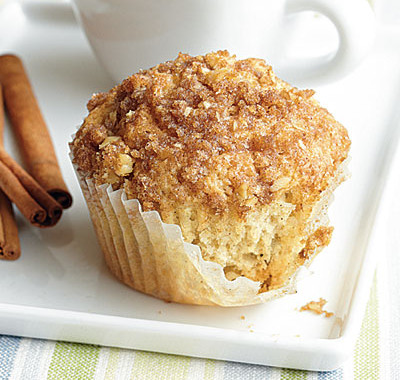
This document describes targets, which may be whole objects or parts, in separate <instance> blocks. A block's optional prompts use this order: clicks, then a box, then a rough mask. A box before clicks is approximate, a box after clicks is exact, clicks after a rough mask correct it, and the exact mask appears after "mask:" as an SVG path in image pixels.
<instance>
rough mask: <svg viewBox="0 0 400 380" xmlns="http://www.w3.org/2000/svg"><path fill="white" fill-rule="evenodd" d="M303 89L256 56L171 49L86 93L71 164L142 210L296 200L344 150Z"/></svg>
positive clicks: (311, 195) (343, 138)
mask: <svg viewBox="0 0 400 380" xmlns="http://www.w3.org/2000/svg"><path fill="white" fill-rule="evenodd" d="M313 95H314V92H313V91H311V90H299V89H297V88H295V87H292V86H290V85H289V84H287V83H286V82H284V81H282V80H281V79H279V78H277V77H276V76H275V75H274V73H273V71H272V69H271V67H270V66H269V65H267V64H266V63H265V61H264V60H261V59H254V58H250V59H245V60H237V59H236V58H235V56H231V55H229V53H228V52H227V51H219V52H216V53H210V54H207V55H205V56H197V57H191V56H189V55H186V54H180V55H179V56H178V57H177V58H176V59H175V60H174V61H169V62H166V63H162V64H160V65H157V66H156V67H154V68H151V69H149V70H144V71H141V72H139V73H137V74H134V75H132V76H131V77H129V78H128V79H126V80H124V81H123V82H122V83H121V84H120V85H118V86H116V87H114V88H113V89H112V90H110V91H109V92H107V93H100V94H96V95H94V96H93V97H92V99H91V100H90V101H89V103H88V110H89V115H88V116H87V117H86V119H85V120H84V122H83V124H82V126H81V127H80V129H79V130H78V132H77V133H76V136H75V138H74V140H73V142H72V143H71V150H72V153H73V155H74V163H75V164H76V165H77V166H78V169H79V170H80V171H81V172H82V173H83V174H84V175H86V176H89V177H91V178H93V179H94V180H95V181H96V183H97V184H102V183H109V184H112V185H113V188H114V189H118V188H124V189H125V191H126V193H127V195H128V197H129V198H136V199H138V200H139V201H140V203H141V204H142V207H143V209H144V210H157V211H159V212H161V213H163V212H165V211H168V210H171V209H173V207H174V205H176V204H177V203H179V202H180V203H186V202H191V203H194V204H199V205H201V206H202V207H206V208H208V209H210V211H211V212H213V213H214V214H219V213H223V212H225V211H227V210H228V209H229V210H236V211H237V215H239V216H244V215H246V214H247V213H248V212H249V211H250V210H251V209H252V208H254V207H257V205H259V204H262V205H263V204H268V203H270V202H272V201H273V200H274V199H276V198H277V197H279V196H282V194H284V195H285V199H286V200H288V201H289V202H292V203H295V204H296V205H298V206H299V207H301V205H302V204H304V203H306V204H307V203H312V202H314V201H315V199H316V198H317V197H318V196H319V195H320V193H321V192H322V191H323V190H325V189H326V188H327V187H328V185H329V180H330V178H333V177H334V175H335V172H336V170H337V168H338V166H339V164H340V163H341V162H342V161H343V160H344V159H345V158H346V156H347V154H348V150H349V148H350V140H349V138H348V134H347V131H346V129H345V128H344V127H343V126H342V125H341V124H340V123H338V122H337V121H335V119H334V118H333V117H332V115H331V114H330V113H329V112H328V111H327V110H326V109H324V108H322V107H321V106H320V105H319V103H318V102H317V101H316V100H315V99H314V98H313Z"/></svg>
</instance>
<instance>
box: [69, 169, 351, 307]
mask: <svg viewBox="0 0 400 380" xmlns="http://www.w3.org/2000/svg"><path fill="white" fill-rule="evenodd" d="M75 171H76V173H77V177H78V179H79V183H80V186H81V188H82V192H83V195H84V197H85V199H86V202H87V205H88V208H89V212H90V216H91V219H92V222H93V225H94V228H95V231H96V234H97V237H98V240H99V242H100V246H101V249H102V252H103V254H104V257H105V261H106V264H107V266H108V267H109V269H110V270H111V272H112V273H113V274H114V275H115V276H116V277H117V278H118V279H119V280H120V281H121V282H123V283H124V284H126V285H128V286H130V287H131V288H133V289H135V290H138V291H140V292H143V293H146V294H149V295H152V296H154V297H157V298H160V299H163V300H166V301H173V302H178V303H188V304H197V305H220V306H245V305H252V304H258V303H264V302H267V301H269V300H272V299H275V298H278V297H281V296H283V295H285V294H290V293H295V284H296V282H297V278H298V275H299V273H300V271H301V268H303V267H305V266H307V265H309V263H310V262H311V260H312V259H313V257H314V256H315V255H316V254H317V252H315V254H314V255H313V257H311V258H310V259H309V260H308V261H307V262H306V263H305V264H304V265H303V266H301V267H299V268H298V270H297V271H296V272H295V273H294V274H293V275H292V276H291V278H290V279H289V281H288V282H287V284H286V285H285V286H283V287H281V288H279V289H274V290H270V291H267V292H263V293H260V288H261V283H260V282H256V281H253V280H250V279H248V278H246V277H238V278H236V279H235V280H233V281H230V280H228V279H227V278H226V276H225V273H224V269H223V267H222V266H221V265H220V264H218V263H215V262H212V261H206V260H204V259H203V257H202V255H201V249H200V247H199V246H197V245H194V244H190V243H187V242H185V241H184V239H183V236H182V231H181V229H180V227H179V226H178V225H175V224H166V223H164V222H162V220H161V217H160V214H159V213H158V212H157V211H142V207H141V205H140V203H139V201H138V200H137V199H128V198H127V196H126V193H125V192H124V190H121V189H120V190H116V191H113V189H112V187H111V185H95V184H94V182H93V180H92V179H90V178H87V177H85V176H83V175H82V174H81V173H80V172H79V170H77V168H76V167H75ZM343 176H347V174H346V173H344V174H343ZM343 176H342V177H340V182H341V180H343ZM337 180H338V178H337ZM338 182H339V181H338ZM335 187H336V186H333V188H335ZM332 191H333V189H331V191H330V192H329V193H330V194H329V195H330V197H329V198H332V197H331V193H332ZM326 206H327V205H326V203H325V207H324V208H326ZM317 209H318V208H317ZM315 211H316V210H315ZM318 211H320V210H318ZM317 214H318V212H317ZM323 214H325V215H326V213H325V212H323ZM320 217H321V215H320ZM320 222H321V221H320ZM327 223H328V219H327V217H326V218H325V220H324V223H323V224H327ZM321 248H322V247H321Z"/></svg>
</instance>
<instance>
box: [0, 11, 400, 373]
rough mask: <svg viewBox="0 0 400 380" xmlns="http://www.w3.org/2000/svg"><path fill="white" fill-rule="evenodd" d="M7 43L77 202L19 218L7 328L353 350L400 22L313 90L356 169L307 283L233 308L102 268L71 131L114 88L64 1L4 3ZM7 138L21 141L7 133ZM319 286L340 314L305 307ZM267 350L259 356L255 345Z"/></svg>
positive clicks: (212, 349) (1, 22)
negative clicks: (45, 226) (55, 217)
mask: <svg viewBox="0 0 400 380" xmlns="http://www.w3.org/2000/svg"><path fill="white" fill-rule="evenodd" d="M5 52H14V53H18V54H19V55H21V56H22V58H23V59H24V61H25V63H26V66H27V69H28V72H29V74H30V77H31V80H32V83H33V86H34V89H35V92H36V94H37V97H38V100H39V103H40V105H41V108H42V110H43V113H44V116H45V119H46V120H47V122H48V125H49V128H50V132H51V134H52V137H53V139H54V141H55V145H56V149H57V154H58V157H59V160H60V163H61V166H62V169H63V172H64V173H65V177H66V180H67V183H68V185H69V186H70V188H71V190H72V192H73V195H74V199H75V203H74V206H73V208H72V209H71V210H68V211H67V212H65V215H64V216H63V219H62V221H61V222H60V224H59V225H57V226H56V227H55V228H53V229H51V230H38V229H33V228H31V227H30V226H28V225H26V224H25V222H24V221H23V220H19V222H20V233H21V238H22V246H23V253H22V257H21V259H20V260H18V261H16V262H0V286H1V288H2V289H7V291H3V292H1V294H0V320H1V326H2V327H1V329H2V330H1V331H0V332H1V333H8V334H17V335H27V336H37V337H46V338H53V339H61V338H62V339H70V340H77V341H85V342H96V343H101V344H110V345H118V346H126V347H133V348H137V347H138V348H147V349H152V350H161V351H166V352H178V353H184V354H185V353H186V354H192V355H200V356H209V357H219V358H228V359H234V360H242V361H253V362H260V363H261V362H262V363H264V364H272V365H285V366H292V367H299V368H313V369H326V368H328V367H332V366H334V365H337V364H338V360H341V359H343V357H342V356H340V353H341V352H342V354H343V356H345V355H346V354H349V353H350V352H351V344H352V342H353V341H354V339H355V337H356V336H357V332H358V328H359V323H360V321H361V318H362V315H363V312H364V306H365V301H366V299H367V297H368V295H369V285H370V280H371V276H372V273H373V268H374V262H375V259H376V258H377V255H378V254H377V251H376V250H378V249H379V250H380V249H381V245H380V243H381V242H380V239H379V238H380V236H381V235H380V236H377V238H376V239H374V242H373V243H374V244H373V246H372V251H371V250H370V253H369V255H368V257H367V260H364V254H365V243H366V240H367V237H368V235H369V232H370V231H369V228H370V227H371V222H372V220H373V217H374V207H375V206H376V201H377V200H378V196H379V192H380V190H381V189H382V186H383V184H384V180H385V178H386V174H387V172H386V171H385V168H386V169H387V168H388V166H387V163H388V161H386V162H385V159H387V158H390V153H391V152H392V150H391V149H390V147H392V148H394V145H391V143H392V142H393V141H394V140H395V139H394V137H395V135H396V132H397V129H398V128H399V123H398V121H396V117H395V116H396V115H395V114H394V110H395V106H396V104H397V103H398V101H399V98H400V96H399V93H398V90H397V89H398V88H399V84H400V75H399V74H400V73H399V69H398V68H399V67H400V33H399V31H398V30H395V29H392V30H389V29H385V30H381V31H380V34H379V38H378V41H377V44H376V48H375V50H374V52H373V54H371V56H370V57H369V58H368V60H367V61H366V62H365V63H364V64H363V65H362V66H361V67H360V68H359V69H358V70H357V71H356V72H354V73H353V74H352V75H350V76H349V77H347V78H345V79H343V80H341V81H339V82H337V83H335V84H334V85H329V86H325V87H321V88H319V89H317V98H318V99H319V100H320V101H321V103H322V104H323V105H325V106H327V107H328V109H329V110H330V111H331V112H332V113H333V114H334V115H335V116H336V118H337V119H338V120H339V121H341V122H342V123H343V124H344V125H345V126H346V127H347V128H348V129H349V133H350V136H351V138H352V140H353V146H352V152H351V155H352V161H351V171H352V173H353V175H352V178H351V179H350V180H349V181H347V182H346V183H345V184H344V185H342V186H341V187H340V188H339V189H338V191H337V194H336V200H335V202H334V204H333V205H332V208H331V211H330V215H331V220H332V224H333V225H334V226H335V232H334V237H333V241H332V244H331V245H330V246H329V248H328V249H326V250H324V251H323V252H322V253H321V254H320V256H319V257H318V258H317V259H316V260H315V262H314V263H313V265H312V267H311V272H310V273H309V275H308V276H305V278H304V279H303V280H302V281H301V282H300V284H299V291H298V294H296V295H291V296H287V297H285V298H283V299H279V300H276V301H273V302H270V303H268V304H265V305H259V306H253V307H246V308H234V309H222V308H212V307H193V306H185V305H175V304H166V303H164V302H163V301H159V300H156V299H153V298H150V297H148V296H145V295H142V294H139V293H137V292H134V291H132V290H131V289H129V288H127V287H125V286H124V285H122V284H120V283H118V282H117V281H116V280H115V279H114V278H113V277H112V275H111V274H109V272H108V270H107V269H106V267H105V264H104V261H103V259H102V256H101V254H100V252H99V248H98V245H97V242H96V239H95V236H94V233H93V229H92V227H91V225H90V221H89V218H88V213H87V210H86V206H85V204H84V202H83V198H82V196H81V194H80V190H79V188H78V184H77V181H76V179H75V178H74V174H73V171H72V166H71V164H70V162H69V159H68V148H67V142H68V141H69V140H70V135H71V134H72V133H74V131H75V126H77V125H79V124H80V123H81V120H82V118H83V117H84V115H85V114H86V110H85V108H84V105H85V104H86V102H87V100H88V99H89V98H90V96H91V94H92V93H93V92H97V91H104V90H108V89H109V88H110V87H111V85H112V83H111V82H110V80H109V79H107V76H106V75H105V73H104V72H103V71H102V69H101V68H100V67H99V65H98V64H97V62H96V61H95V59H94V57H93V55H92V53H91V51H90V49H89V47H88V44H87V42H86V40H85V39H84V37H83V35H82V33H81V32H80V31H79V29H78V28H77V27H76V25H75V23H74V21H73V17H72V15H71V14H70V13H69V12H68V11H66V10H65V9H63V8H60V9H59V12H54V9H53V8H51V9H49V12H47V11H46V9H45V8H42V9H41V10H40V12H39V11H35V8H30V11H29V14H24V13H23V12H22V11H21V9H20V8H19V7H18V6H17V5H16V4H10V5H7V6H5V7H4V8H3V9H2V10H1V12H0V53H5ZM6 137H7V142H8V145H7V146H8V148H9V150H10V151H14V145H13V141H12V139H11V138H10V136H9V133H8V136H6ZM387 154H389V156H387ZM397 210H398V209H397ZM382 218H383V219H386V220H387V217H386V216H385V217H382ZM395 225H396V224H393V225H392V226H391V228H394V227H393V226H395ZM374 250H375V251H374ZM392 251H393V249H392ZM371 252H372V253H371ZM363 262H364V264H365V267H364V268H363V270H362V272H361V275H362V276H361V278H358V275H359V273H360V272H359V270H360V268H361V265H362V263H363ZM389 269H390V270H392V269H391V266H390V265H389ZM357 281H358V282H357ZM356 284H358V287H357V288H355V285H356ZM354 291H356V292H355V293H353V292H354ZM320 297H323V298H326V299H327V300H328V304H327V305H326V309H327V310H329V311H333V312H335V317H333V318H330V319H327V318H323V317H320V316H315V315H313V314H311V313H300V312H299V311H298V308H299V307H301V306H302V305H304V304H305V303H307V302H309V301H311V300H317V299H318V298H320ZM349 305H350V306H351V307H352V308H351V309H349ZM26 306H28V307H26ZM29 307H34V309H32V308H29ZM53 309H56V310H61V312H57V311H52V310H53ZM63 310H64V312H63ZM350 310H351V312H350ZM71 311H72V313H71ZM73 312H78V313H73ZM80 312H84V313H85V314H83V313H80ZM349 312H350V317H351V318H349ZM241 316H244V317H245V318H244V319H242V318H241ZM115 317H126V318H124V319H121V318H115ZM147 321H150V322H147ZM151 321H156V322H155V323H154V322H151ZM157 321H159V322H157ZM162 322H170V323H171V324H165V323H162ZM183 324H184V325H189V326H186V327H185V326H184V325H183ZM190 325H192V326H190ZM207 327H211V329H207ZM337 338H340V339H337ZM344 338H345V339H344ZM196 341H198V344H195V343H193V342H196ZM185 342H186V344H185ZM187 342H192V344H189V345H188V344H187ZM146 345H147V346H146ZM219 347H225V350H224V351H221V350H218V348H219ZM246 347H247V348H246ZM277 348H279V350H283V351H279V350H278V351H279V353H280V358H278V357H276V358H275V357H274V355H273V350H274V349H275V350H276V349H277ZM305 348H306V349H305ZM260 349H262V352H261V354H260V355H259V356H258V357H255V356H254V355H253V356H252V354H253V353H255V352H256V351H258V352H259V351H260ZM246 350H247V353H246V352H245V351H246ZM282 352H284V353H285V352H286V353H287V358H286V359H285V357H284V355H282ZM299 352H300V353H299ZM274 360H275V361H274ZM279 360H280V362H279ZM282 360H283V362H282ZM285 360H286V361H285Z"/></svg>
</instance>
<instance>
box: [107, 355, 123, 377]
mask: <svg viewBox="0 0 400 380" xmlns="http://www.w3.org/2000/svg"><path fill="white" fill-rule="evenodd" d="M120 351H121V350H120V349H119V348H114V347H111V348H110V355H109V357H108V363H107V369H106V377H105V378H106V379H114V378H115V374H116V371H117V369H118V362H119V352H120Z"/></svg>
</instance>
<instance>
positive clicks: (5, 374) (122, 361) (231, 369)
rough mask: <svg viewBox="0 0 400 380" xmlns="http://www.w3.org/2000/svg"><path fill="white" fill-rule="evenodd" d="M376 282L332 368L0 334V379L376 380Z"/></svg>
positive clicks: (378, 368)
mask: <svg viewBox="0 0 400 380" xmlns="http://www.w3.org/2000/svg"><path fill="white" fill-rule="evenodd" d="M377 291H378V285H377V281H376V280H375V281H374V284H373V286H372V289H371V295H370V299H369V302H368V305H367V309H366V313H365V317H364V321H363V325H362V328H361V333H360V336H359V339H358V342H357V345H356V347H355V351H354V355H353V359H352V360H350V361H349V362H348V363H346V364H345V365H344V366H343V367H342V368H339V369H337V370H335V371H331V372H307V371H296V370H289V369H280V368H270V367H266V366H258V365H250V364H242V363H230V362H224V361H217V360H207V359H196V358H189V357H182V356H176V355H166V354H159V353H152V352H143V351H135V350H126V349H120V348H108V347H100V346H95V345H88V344H77V343H66V342H52V341H46V340H38V339H27V338H18V337H10V336H0V379H1V380H14V379H15V380H16V379H18V380H21V379H23V380H25V379H26V380H42V379H49V380H56V379H57V380H64V379H65V380H67V379H68V380H70V379H82V380H89V379H110V380H111V379H115V380H122V379H135V380H136V379H139V380H142V379H151V380H157V379H160V380H161V379H163V380H169V379H171V380H175V379H178V380H180V379H190V380H191V379H210V380H223V379H229V380H235V379H238V380H239V379H240V380H250V379H254V380H256V379H257V380H259V379H281V380H291V379H315V380H339V379H362V380H365V379H368V380H373V379H379V378H382V377H381V376H382V370H381V367H382V366H381V365H380V363H381V360H382V357H381V350H380V344H379V342H380V329H379V326H380V324H379V322H380V316H379V315H378V311H379V309H380V308H378V296H377Z"/></svg>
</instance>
